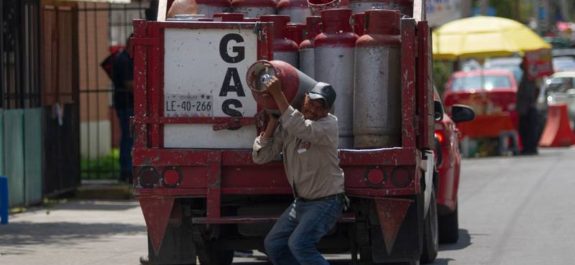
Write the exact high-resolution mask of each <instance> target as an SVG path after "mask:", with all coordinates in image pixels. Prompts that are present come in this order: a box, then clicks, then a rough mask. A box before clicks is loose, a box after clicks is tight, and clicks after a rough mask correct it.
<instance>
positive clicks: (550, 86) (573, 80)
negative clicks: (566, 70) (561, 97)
mask: <svg viewBox="0 0 575 265" xmlns="http://www.w3.org/2000/svg"><path fill="white" fill-rule="evenodd" d="M546 85H547V87H546V93H551V92H555V93H565V92H566V91H567V90H568V89H572V88H575V77H553V78H550V79H548V80H547V81H546Z"/></svg>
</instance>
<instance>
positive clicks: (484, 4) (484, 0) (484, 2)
mask: <svg viewBox="0 0 575 265" xmlns="http://www.w3.org/2000/svg"><path fill="white" fill-rule="evenodd" d="M480 1H481V2H480V6H479V13H480V14H481V15H482V16H485V15H487V9H488V8H489V0H480Z"/></svg>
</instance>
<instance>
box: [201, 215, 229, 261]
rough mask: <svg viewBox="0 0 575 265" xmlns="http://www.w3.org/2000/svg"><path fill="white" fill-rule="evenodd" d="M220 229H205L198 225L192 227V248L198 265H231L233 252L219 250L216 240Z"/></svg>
mask: <svg viewBox="0 0 575 265" xmlns="http://www.w3.org/2000/svg"><path fill="white" fill-rule="evenodd" d="M220 228H221V227H215V228H213V229H206V227H203V226H198V225H195V226H193V227H192V231H193V234H194V236H193V241H194V248H195V250H196V255H197V256H198V260H199V261H200V265H230V264H232V261H233V260H234V251H233V250H230V249H222V248H221V245H220V244H219V240H218V238H219V236H218V234H219V232H220V230H219V229H220Z"/></svg>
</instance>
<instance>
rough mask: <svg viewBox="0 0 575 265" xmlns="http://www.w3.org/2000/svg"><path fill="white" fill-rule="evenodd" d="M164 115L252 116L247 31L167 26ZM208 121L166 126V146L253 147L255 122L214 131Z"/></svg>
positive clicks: (252, 57) (253, 48) (251, 41)
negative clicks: (247, 75) (238, 127)
mask: <svg viewBox="0 0 575 265" xmlns="http://www.w3.org/2000/svg"><path fill="white" fill-rule="evenodd" d="M164 42H165V43H164V48H165V54H164V60H165V61H164V116H166V117H230V116H234V117H235V116H239V115H241V116H243V117H253V116H254V115H255V114H256V112H257V104H256V102H255V100H254V99H253V97H252V94H251V91H250V89H249V87H248V85H247V83H246V80H245V75H246V72H247V69H248V67H249V66H250V65H252V64H253V63H254V62H256V61H257V34H256V33H254V31H253V30H251V29H240V28H237V29H233V30H232V29H213V28H210V29H207V28H206V29H179V28H178V29H166V31H165V35H164ZM212 126H213V125H212V124H167V125H166V126H164V147H165V148H233V149H237V148H251V147H252V144H253V140H254V138H255V136H256V128H255V126H254V125H251V126H244V127H242V128H240V129H238V130H221V131H214V130H213V129H212Z"/></svg>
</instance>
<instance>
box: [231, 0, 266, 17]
mask: <svg viewBox="0 0 575 265" xmlns="http://www.w3.org/2000/svg"><path fill="white" fill-rule="evenodd" d="M276 5H277V4H276V2H275V1H274V0H232V8H233V12H236V13H242V14H244V16H245V17H246V18H258V17H260V16H263V15H273V14H275V13H276Z"/></svg>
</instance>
